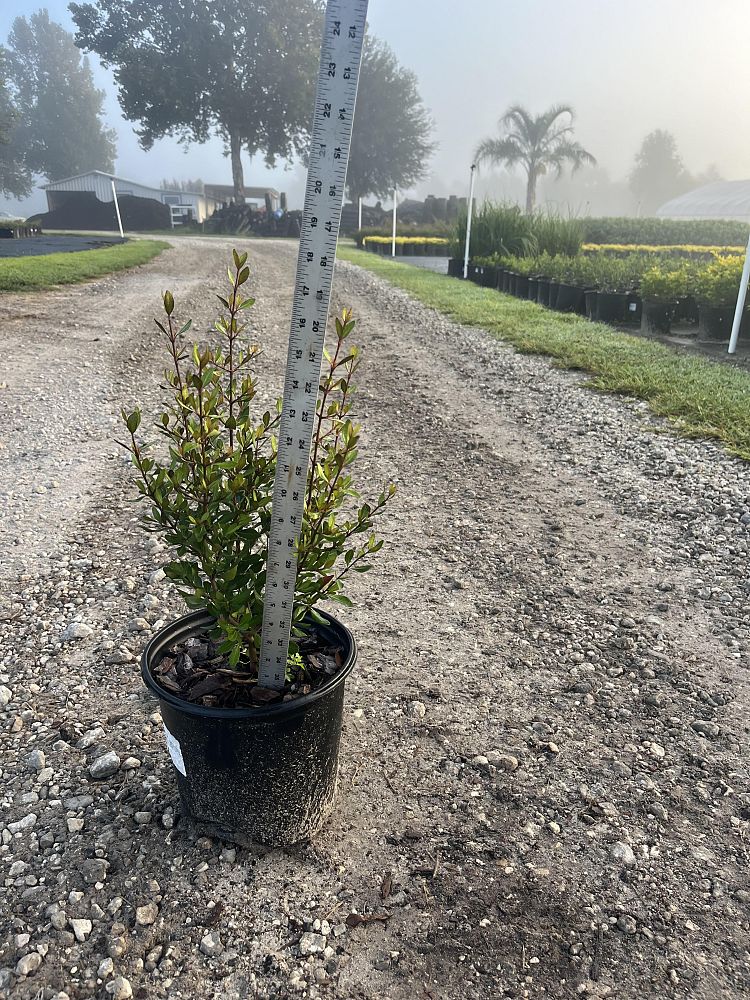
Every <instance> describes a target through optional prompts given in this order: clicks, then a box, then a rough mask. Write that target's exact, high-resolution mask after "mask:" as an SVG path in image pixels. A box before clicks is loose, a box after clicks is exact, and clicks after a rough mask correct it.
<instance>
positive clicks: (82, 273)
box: [0, 240, 170, 292]
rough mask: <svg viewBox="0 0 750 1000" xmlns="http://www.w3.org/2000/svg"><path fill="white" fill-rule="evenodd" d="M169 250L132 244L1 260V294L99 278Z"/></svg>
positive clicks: (140, 242) (160, 245)
mask: <svg viewBox="0 0 750 1000" xmlns="http://www.w3.org/2000/svg"><path fill="white" fill-rule="evenodd" d="M169 246H170V244H169V243H166V242H164V240H131V241H129V242H127V243H119V244H117V245H116V246H111V247H102V248H100V249H98V250H75V251H73V252H72V253H49V254H42V255H41V256H39V257H0V292H30V291H36V290H38V289H41V288H52V287H53V286H54V285H70V284H74V283H76V282H79V281H86V280H88V279H89V278H98V277H100V276H101V275H103V274H111V273H112V272H113V271H122V270H124V269H125V268H128V267H136V266H137V265H138V264H145V263H147V261H149V260H152V259H153V258H154V257H156V256H157V255H158V254H160V253H161V252H162V250H166V249H167V248H168V247H169Z"/></svg>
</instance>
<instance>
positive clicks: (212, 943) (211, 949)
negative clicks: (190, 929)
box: [200, 931, 224, 958]
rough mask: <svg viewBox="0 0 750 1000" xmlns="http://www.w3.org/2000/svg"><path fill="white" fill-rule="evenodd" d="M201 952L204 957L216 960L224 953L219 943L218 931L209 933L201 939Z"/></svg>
mask: <svg viewBox="0 0 750 1000" xmlns="http://www.w3.org/2000/svg"><path fill="white" fill-rule="evenodd" d="M200 948H201V951H202V952H203V954H204V955H208V957H209V958H216V957H217V955H220V954H221V953H222V951H224V945H223V944H222V943H221V937H220V936H219V932H218V931H209V932H208V934H205V935H204V936H203V937H202V938H201V944H200Z"/></svg>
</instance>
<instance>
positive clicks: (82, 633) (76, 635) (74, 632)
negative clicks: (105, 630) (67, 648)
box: [61, 622, 94, 642]
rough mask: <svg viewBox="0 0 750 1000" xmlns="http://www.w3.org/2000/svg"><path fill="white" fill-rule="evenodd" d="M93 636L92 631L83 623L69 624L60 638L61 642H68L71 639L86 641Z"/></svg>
mask: <svg viewBox="0 0 750 1000" xmlns="http://www.w3.org/2000/svg"><path fill="white" fill-rule="evenodd" d="M93 634H94V630H93V629H92V627H91V626H90V625H87V624H86V623H85V622H71V623H70V625H68V627H67V628H66V629H65V631H64V632H63V634H62V636H61V638H62V641H63V642H70V641H71V640H72V639H88V637H89V636H90V635H93Z"/></svg>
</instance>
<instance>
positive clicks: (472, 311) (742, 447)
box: [339, 247, 750, 459]
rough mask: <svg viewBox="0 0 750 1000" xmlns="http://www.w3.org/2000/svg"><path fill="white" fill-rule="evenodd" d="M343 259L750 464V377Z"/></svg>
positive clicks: (478, 293) (345, 251) (457, 283)
mask: <svg viewBox="0 0 750 1000" xmlns="http://www.w3.org/2000/svg"><path fill="white" fill-rule="evenodd" d="M339 257H341V259H343V260H348V261H350V262H351V263H354V264H359V265H360V266H361V267H364V268H366V269H367V270H369V271H372V272H373V273H374V274H377V275H378V276H379V277H382V278H385V279H386V280H388V281H390V282H391V284H393V285H396V286H397V287H398V288H402V289H403V290H404V291H406V292H408V293H409V294H411V295H413V296H414V297H415V298H416V299H419V301H420V302H423V303H424V304H425V305H427V306H431V307H432V308H434V309H437V310H439V311H440V312H442V313H444V314H445V315H446V316H448V317H450V318H451V319H453V320H455V322H457V323H463V324H465V325H467V326H479V327H483V328H484V329H485V330H488V331H489V332H490V333H492V334H494V335H495V336H496V337H499V338H501V339H502V340H504V341H507V342H508V343H510V344H513V346H514V347H516V348H518V350H520V351H524V352H526V353H529V354H546V355H549V356H551V357H553V358H554V359H555V361H556V362H557V363H558V364H559V365H560V366H561V367H564V368H572V369H577V370H579V371H584V372H589V373H590V374H591V376H592V377H591V380H590V382H589V385H590V386H591V387H593V388H595V389H600V390H603V391H606V392H616V393H622V394H625V395H628V396H635V397H637V398H638V399H643V400H646V401H647V402H648V404H649V406H650V407H651V409H652V410H653V412H654V413H656V414H658V415H659V416H663V417H667V418H669V419H670V420H671V421H673V422H674V425H675V427H676V428H677V429H678V430H679V431H680V433H682V434H685V435H687V436H689V437H707V438H716V439H718V440H719V441H721V442H723V444H724V445H725V446H726V447H727V448H728V449H729V451H731V452H733V453H734V454H736V455H739V456H741V457H742V458H745V459H750V374H748V373H746V372H745V371H743V370H741V369H738V368H734V367H731V366H730V365H727V364H723V363H721V362H715V361H711V360H708V359H706V358H700V357H696V356H694V355H689V354H685V353H681V352H680V351H678V350H677V349H675V348H671V347H668V346H665V345H663V344H656V343H650V342H649V341H647V340H643V339H642V338H640V337H634V336H631V335H629V334H625V333H620V332H618V331H616V330H613V329H612V328H611V327H608V326H605V325H604V324H602V323H591V322H589V321H588V320H585V319H583V318H582V317H579V316H571V315H566V314H563V313H557V312H553V311H551V310H549V309H545V308H543V307H542V306H538V305H536V304H534V303H532V302H525V301H521V300H519V299H515V298H512V297H511V296H508V295H501V294H500V293H499V292H497V291H495V290H494V289H491V288H480V287H479V286H478V285H475V284H473V283H472V282H469V281H461V280H460V279H458V278H447V277H445V276H444V275H442V274H435V273H434V272H431V271H426V270H423V269H422V268H418V267H412V266H410V265H409V264H399V263H395V262H393V261H390V260H388V259H387V258H383V257H378V256H375V255H374V254H368V253H364V252H362V251H359V250H352V249H349V248H348V247H339Z"/></svg>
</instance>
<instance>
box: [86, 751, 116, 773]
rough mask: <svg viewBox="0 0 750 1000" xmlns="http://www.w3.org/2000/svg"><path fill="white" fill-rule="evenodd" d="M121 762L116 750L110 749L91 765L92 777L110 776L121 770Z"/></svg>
mask: <svg viewBox="0 0 750 1000" xmlns="http://www.w3.org/2000/svg"><path fill="white" fill-rule="evenodd" d="M120 763H121V762H120V758H119V757H118V756H117V754H116V753H115V752H114V750H109V751H108V752H107V753H104V754H102V755H101V757H97V758H96V760H95V761H94V763H93V764H92V765H91V766H90V767H89V774H90V775H91V777H92V778H109V777H111V776H112V775H113V774H116V773H117V772H118V771H119V770H120Z"/></svg>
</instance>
